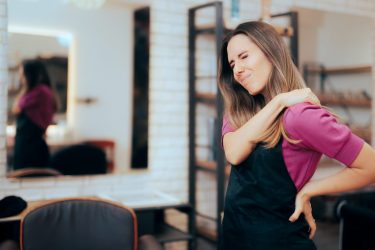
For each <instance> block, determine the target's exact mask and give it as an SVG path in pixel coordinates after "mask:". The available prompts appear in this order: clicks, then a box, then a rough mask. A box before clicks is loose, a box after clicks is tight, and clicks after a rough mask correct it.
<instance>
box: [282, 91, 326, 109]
mask: <svg viewBox="0 0 375 250" xmlns="http://www.w3.org/2000/svg"><path fill="white" fill-rule="evenodd" d="M278 97H279V98H280V100H281V104H282V105H283V106H284V107H290V106H293V105H294V104H298V103H302V102H310V103H312V104H315V105H318V106H320V101H319V99H318V97H317V96H316V95H315V94H314V93H313V92H312V91H311V89H310V88H304V89H295V90H292V91H290V92H286V93H282V94H279V95H278Z"/></svg>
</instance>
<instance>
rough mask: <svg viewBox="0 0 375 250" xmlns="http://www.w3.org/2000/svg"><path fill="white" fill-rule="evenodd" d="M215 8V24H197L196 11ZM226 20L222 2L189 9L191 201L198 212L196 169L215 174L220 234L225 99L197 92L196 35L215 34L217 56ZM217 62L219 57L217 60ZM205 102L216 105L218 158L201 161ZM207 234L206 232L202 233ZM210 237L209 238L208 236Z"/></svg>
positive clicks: (223, 187)
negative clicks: (200, 120) (199, 119)
mask: <svg viewBox="0 0 375 250" xmlns="http://www.w3.org/2000/svg"><path fill="white" fill-rule="evenodd" d="M206 8H213V9H214V11H215V16H214V25H213V27H204V28H200V27H197V26H196V16H197V12H198V11H200V10H202V9H206ZM225 31H226V29H225V28H224V21H223V4H222V2H212V3H209V4H204V5H200V6H196V7H193V8H191V9H189V202H190V204H192V206H193V209H194V210H195V211H196V178H197V176H196V172H197V171H205V172H209V173H213V174H215V175H216V179H217V193H216V196H217V211H216V219H215V220H216V223H217V230H216V235H220V229H221V226H220V224H221V220H220V217H221V213H222V212H223V210H224V191H225V190H224V189H225V185H224V182H225V180H224V179H225V173H224V168H225V159H224V153H223V152H222V150H221V148H220V131H221V126H220V125H219V124H221V120H222V115H223V100H222V98H221V96H220V95H219V94H218V93H219V90H218V89H217V91H216V93H217V94H216V93H215V94H214V93H198V92H197V91H196V80H197V79H198V78H199V77H198V76H197V74H196V64H195V62H196V61H195V60H196V40H197V37H198V36H200V35H202V34H204V35H212V36H213V37H214V39H213V40H214V42H213V46H214V47H215V51H216V58H218V55H219V54H220V47H221V41H222V40H223V37H224V33H225ZM216 61H217V60H216ZM206 78H214V79H216V75H213V76H206ZM198 103H200V104H205V105H209V106H211V107H213V108H215V113H216V116H215V118H216V119H215V120H216V122H215V139H214V141H215V143H214V144H213V145H214V146H213V148H212V149H211V150H213V151H214V155H215V156H216V159H215V161H198V160H197V158H196V153H195V150H196V106H197V104H198ZM203 236H204V235H203ZM208 238H209V237H208Z"/></svg>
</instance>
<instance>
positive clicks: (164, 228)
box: [154, 224, 193, 244]
mask: <svg viewBox="0 0 375 250" xmlns="http://www.w3.org/2000/svg"><path fill="white" fill-rule="evenodd" d="M154 236H155V238H156V239H157V241H158V242H160V243H161V244H164V243H168V242H173V241H186V240H191V239H192V238H193V237H192V235H190V234H188V233H185V232H183V231H181V230H180V229H178V228H175V227H173V226H171V225H168V224H161V225H157V228H156V233H155V234H154Z"/></svg>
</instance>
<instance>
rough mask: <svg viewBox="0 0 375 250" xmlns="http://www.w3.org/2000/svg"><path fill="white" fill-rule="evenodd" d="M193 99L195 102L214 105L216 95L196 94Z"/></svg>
mask: <svg viewBox="0 0 375 250" xmlns="http://www.w3.org/2000/svg"><path fill="white" fill-rule="evenodd" d="M195 98H196V101H197V102H201V103H206V104H209V105H216V95H215V94H211V93H196V94H195Z"/></svg>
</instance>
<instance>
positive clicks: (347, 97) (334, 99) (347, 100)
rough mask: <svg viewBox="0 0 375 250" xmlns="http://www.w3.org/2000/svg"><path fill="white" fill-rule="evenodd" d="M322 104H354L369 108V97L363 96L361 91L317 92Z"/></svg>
mask: <svg viewBox="0 0 375 250" xmlns="http://www.w3.org/2000/svg"><path fill="white" fill-rule="evenodd" d="M317 96H318V98H319V100H320V102H321V104H322V105H334V106H354V107H363V108H371V102H372V100H371V97H368V96H365V95H364V94H363V93H352V92H331V93H317Z"/></svg>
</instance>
